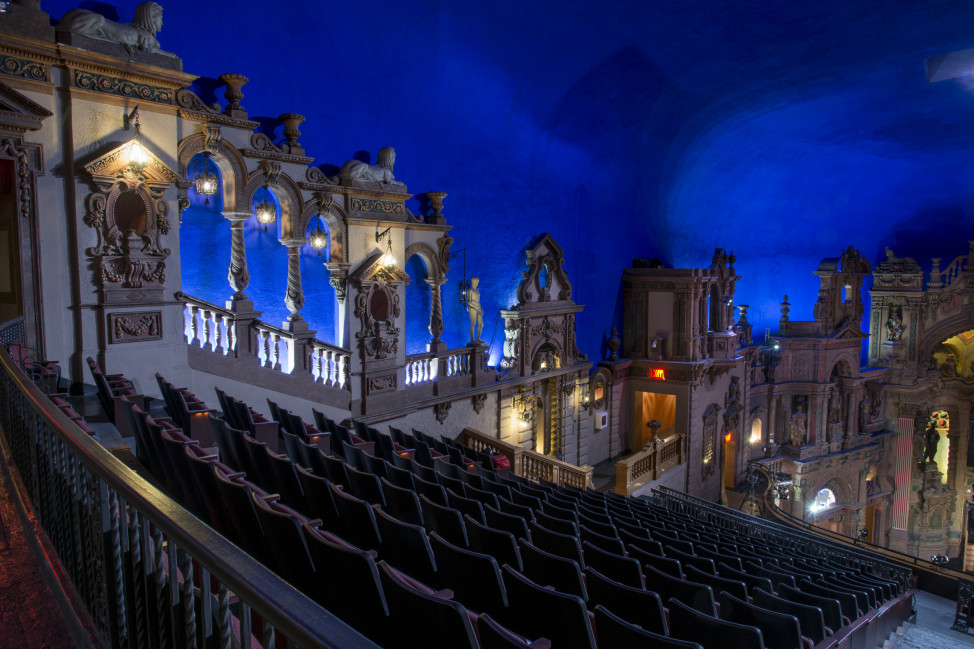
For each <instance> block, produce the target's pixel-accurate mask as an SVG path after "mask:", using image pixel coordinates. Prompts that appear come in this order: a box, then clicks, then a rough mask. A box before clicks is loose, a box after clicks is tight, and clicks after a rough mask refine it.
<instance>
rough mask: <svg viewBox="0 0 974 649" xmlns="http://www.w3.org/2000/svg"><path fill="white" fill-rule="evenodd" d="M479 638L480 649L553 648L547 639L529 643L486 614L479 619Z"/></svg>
mask: <svg viewBox="0 0 974 649" xmlns="http://www.w3.org/2000/svg"><path fill="white" fill-rule="evenodd" d="M477 636H478V637H479V638H480V649H532V648H537V649H542V648H544V649H548V648H550V647H551V643H550V642H548V640H547V639H546V638H539V639H538V640H537V641H536V642H529V641H528V640H527V639H526V638H524V637H522V636H520V635H518V634H517V633H514V632H513V631H511V630H510V629H508V628H507V627H504V626H501V624H500V623H499V622H497V621H495V620H494V619H493V618H492V617H491V616H490V615H487V614H486V613H484V614H483V615H480V616H478V617H477Z"/></svg>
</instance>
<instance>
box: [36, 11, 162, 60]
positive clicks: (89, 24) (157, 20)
mask: <svg viewBox="0 0 974 649" xmlns="http://www.w3.org/2000/svg"><path fill="white" fill-rule="evenodd" d="M55 29H56V30H57V31H59V32H71V33H74V34H80V35H82V36H88V37H89V38H97V39H99V40H102V41H108V42H110V43H118V44H119V45H121V46H122V47H124V48H125V50H126V51H127V52H128V53H129V54H134V53H135V51H136V50H142V51H144V52H151V53H153V54H165V55H166V56H176V55H175V54H173V53H172V52H166V51H164V50H163V49H162V48H160V47H159V41H158V40H157V39H156V34H158V33H159V32H160V31H162V7H161V6H159V5H158V4H157V3H155V2H143V3H141V4H139V6H138V7H136V8H135V20H133V21H132V22H131V23H117V22H115V21H112V20H108V19H107V18H105V17H104V16H102V15H101V14H96V13H95V12H94V11H88V10H87V9H72V10H71V11H69V12H68V13H66V14H64V17H63V18H61V20H60V21H59V22H58V24H57V27H55Z"/></svg>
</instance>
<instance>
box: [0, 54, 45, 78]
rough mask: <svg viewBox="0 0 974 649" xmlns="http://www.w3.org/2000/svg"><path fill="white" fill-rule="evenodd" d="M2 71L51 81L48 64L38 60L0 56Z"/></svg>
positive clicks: (13, 75) (12, 75)
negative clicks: (48, 74)
mask: <svg viewBox="0 0 974 649" xmlns="http://www.w3.org/2000/svg"><path fill="white" fill-rule="evenodd" d="M0 73H2V74H6V75H8V76H11V77H18V78H21V79H32V80H34V81H49V79H48V76H47V66H46V65H44V64H43V63H38V62H37V61H30V60H28V59H18V58H16V57H13V56H9V55H2V56H0Z"/></svg>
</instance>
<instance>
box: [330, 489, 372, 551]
mask: <svg viewBox="0 0 974 649" xmlns="http://www.w3.org/2000/svg"><path fill="white" fill-rule="evenodd" d="M329 486H330V487H331V493H332V496H333V497H334V499H335V509H336V510H337V511H338V522H339V527H340V529H341V537H342V538H343V539H345V540H346V541H348V542H349V543H351V544H352V545H354V546H355V547H357V548H361V549H363V550H376V549H378V548H379V546H380V545H381V542H382V538H381V537H380V536H379V529H378V527H376V524H375V515H374V514H373V513H372V507H371V506H370V505H369V503H367V502H365V501H364V500H361V499H359V498H356V497H355V496H353V495H351V494H348V493H345V492H344V491H343V490H341V489H339V488H338V487H337V486H335V484H334V483H332V484H331V485H329Z"/></svg>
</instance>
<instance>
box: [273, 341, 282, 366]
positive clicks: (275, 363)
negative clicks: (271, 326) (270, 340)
mask: <svg viewBox="0 0 974 649" xmlns="http://www.w3.org/2000/svg"><path fill="white" fill-rule="evenodd" d="M280 343H281V334H274V349H273V351H274V357H273V364H272V365H271V369H272V370H277V371H281V358H280V357H281V348H280Z"/></svg>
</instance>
